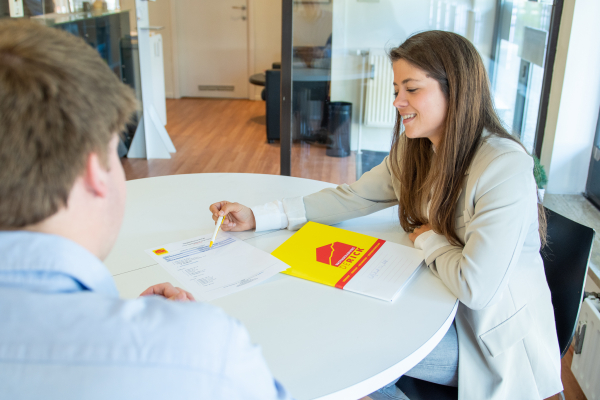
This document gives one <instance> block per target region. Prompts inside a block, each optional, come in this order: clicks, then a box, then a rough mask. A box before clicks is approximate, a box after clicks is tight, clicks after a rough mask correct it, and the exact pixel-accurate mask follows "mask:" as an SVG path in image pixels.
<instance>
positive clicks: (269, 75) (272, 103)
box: [264, 69, 281, 143]
mask: <svg viewBox="0 0 600 400" xmlns="http://www.w3.org/2000/svg"><path fill="white" fill-rule="evenodd" d="M280 81H281V71H280V70H278V69H270V70H267V72H266V81H265V83H266V84H265V91H264V93H265V101H266V108H267V118H266V119H267V142H269V143H273V142H274V141H275V140H279V120H280V117H279V111H280V106H279V91H280V87H281V83H280Z"/></svg>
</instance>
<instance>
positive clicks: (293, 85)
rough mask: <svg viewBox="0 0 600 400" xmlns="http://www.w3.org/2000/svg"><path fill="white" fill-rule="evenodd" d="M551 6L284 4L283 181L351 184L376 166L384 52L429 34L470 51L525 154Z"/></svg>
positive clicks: (445, 0) (362, 1) (387, 130)
mask: <svg viewBox="0 0 600 400" xmlns="http://www.w3.org/2000/svg"><path fill="white" fill-rule="evenodd" d="M553 4H554V2H553V1H552V0H540V1H531V0H514V1H506V0H452V1H450V0H429V1H418V2H415V1H413V0H378V1H370V0H318V1H314V0H310V1H302V0H284V7H283V36H282V80H281V83H282V93H281V95H282V114H281V117H282V120H281V136H282V139H281V143H282V147H281V151H282V153H281V162H282V164H281V168H282V174H285V175H291V176H296V177H303V178H309V179H316V180H322V181H328V182H333V183H338V184H341V183H352V182H354V181H355V180H356V179H358V178H359V177H360V176H361V175H362V174H363V173H365V172H366V171H369V170H370V169H371V168H373V167H374V166H375V165H377V164H379V163H381V162H382V160H383V159H384V157H385V156H386V155H387V154H388V153H389V151H390V145H391V139H392V134H393V127H394V124H395V121H396V115H397V112H396V110H395V108H394V107H393V105H392V102H393V100H394V97H393V85H392V82H393V74H392V68H391V64H390V62H389V58H388V56H387V52H388V51H389V49H391V48H392V47H396V46H398V45H400V44H401V43H402V42H403V41H404V40H406V39H407V38H408V37H409V36H410V35H412V34H414V33H417V32H421V31H426V30H434V29H435V30H445V31H451V32H455V33H457V34H460V35H462V36H464V37H466V38H468V39H469V40H470V41H471V42H472V43H473V44H474V45H475V47H476V48H477V50H478V51H479V53H480V55H481V57H482V59H483V61H484V64H485V66H486V68H487V70H488V73H489V76H490V80H491V85H492V91H493V96H494V101H495V103H496V108H497V109H498V113H499V115H500V117H501V119H502V121H503V122H504V124H505V126H506V127H507V129H508V130H509V132H512V133H513V134H514V135H516V136H517V137H519V138H520V139H521V140H522V141H523V143H524V144H525V145H526V147H527V149H528V150H529V151H530V152H533V151H534V147H535V145H536V132H537V130H538V120H539V119H541V117H540V110H541V109H542V110H543V109H544V107H545V103H544V101H543V99H544V96H545V94H544V92H543V87H544V84H545V82H546V78H545V76H544V73H545V70H546V65H545V63H546V58H547V57H546V49H547V47H548V46H547V45H548V41H549V38H550V36H551V35H550V34H549V29H550V26H551V22H552V21H553V19H552V16H553ZM548 82H549V80H548ZM286 98H287V102H286Z"/></svg>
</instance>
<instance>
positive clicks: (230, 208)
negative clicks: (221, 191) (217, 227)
mask: <svg viewBox="0 0 600 400" xmlns="http://www.w3.org/2000/svg"><path fill="white" fill-rule="evenodd" d="M209 210H210V212H211V213H212V219H213V221H215V222H216V221H217V220H218V219H219V217H220V216H222V215H225V218H223V224H222V225H221V229H223V230H224V231H232V232H239V231H247V230H250V229H254V228H256V220H255V219H254V213H253V212H252V210H251V209H250V207H246V206H244V205H242V204H240V203H230V202H229V201H220V202H218V203H215V204H211V206H210V207H209Z"/></svg>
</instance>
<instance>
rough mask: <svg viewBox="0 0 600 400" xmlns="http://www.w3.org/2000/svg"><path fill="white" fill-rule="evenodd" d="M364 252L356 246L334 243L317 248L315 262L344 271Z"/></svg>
mask: <svg viewBox="0 0 600 400" xmlns="http://www.w3.org/2000/svg"><path fill="white" fill-rule="evenodd" d="M363 251H364V249H359V248H357V247H356V246H351V245H349V244H346V243H341V242H335V243H331V244H328V245H326V246H322V247H318V248H317V261H318V262H321V263H323V264H327V265H331V266H332V267H338V268H343V269H346V268H347V267H349V266H350V265H351V264H352V263H353V262H354V261H355V260H356V259H357V258H358V257H359V256H360V255H361V254H362V252H363Z"/></svg>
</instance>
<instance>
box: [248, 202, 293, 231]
mask: <svg viewBox="0 0 600 400" xmlns="http://www.w3.org/2000/svg"><path fill="white" fill-rule="evenodd" d="M251 210H252V212H253V213H254V219H255V220H256V232H260V231H268V230H271V229H283V228H285V227H287V226H288V217H287V215H286V214H285V211H284V209H283V203H282V202H281V201H279V200H275V201H272V202H270V203H267V204H263V205H261V206H254V207H251Z"/></svg>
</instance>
